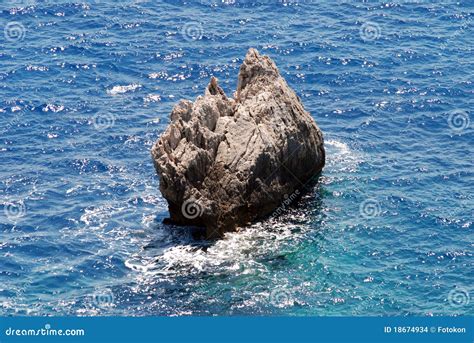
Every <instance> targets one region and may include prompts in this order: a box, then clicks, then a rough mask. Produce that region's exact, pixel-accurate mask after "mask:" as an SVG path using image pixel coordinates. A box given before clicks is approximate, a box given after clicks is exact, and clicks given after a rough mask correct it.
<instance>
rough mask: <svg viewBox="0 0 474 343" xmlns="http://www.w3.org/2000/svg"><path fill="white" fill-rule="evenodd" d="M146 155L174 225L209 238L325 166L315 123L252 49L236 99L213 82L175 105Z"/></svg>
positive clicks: (266, 210)
mask: <svg viewBox="0 0 474 343" xmlns="http://www.w3.org/2000/svg"><path fill="white" fill-rule="evenodd" d="M151 152H152V157H153V161H154V164H155V168H156V170H157V172H158V174H159V176H160V190H161V192H162V194H163V196H164V197H165V198H166V200H167V201H168V205H169V211H170V215H171V218H170V219H171V221H172V222H174V223H176V224H180V225H193V226H204V227H206V235H207V238H210V239H212V238H218V237H222V235H223V234H224V233H225V232H228V231H233V230H236V229H237V228H238V227H241V226H244V225H246V224H248V223H250V222H252V221H254V220H256V219H258V218H261V217H265V216H267V215H269V214H271V213H272V212H273V211H274V210H275V209H277V208H278V206H280V204H281V203H282V201H284V200H285V199H287V198H288V196H289V195H290V194H293V193H294V192H295V191H296V192H298V190H301V189H302V187H303V186H304V185H305V184H307V183H308V182H310V180H312V179H314V177H315V176H318V174H319V173H320V171H321V169H322V168H323V166H324V163H325V152H324V146H323V136H322V133H321V131H320V130H319V128H318V126H317V125H316V123H315V121H314V120H313V118H312V117H311V115H310V114H309V113H308V112H306V111H305V109H304V108H303V105H302V103H301V100H300V99H299V98H298V96H297V95H296V94H295V93H294V91H293V90H291V89H290V88H289V87H288V85H287V83H286V82H285V80H284V79H283V78H282V77H281V76H280V73H279V71H278V68H277V67H276V65H275V63H274V62H273V61H272V60H271V59H270V58H269V57H268V56H261V55H259V53H258V52H257V50H255V49H250V50H249V51H248V52H247V55H246V57H245V60H244V62H243V63H242V66H241V67H240V72H239V76H238V86H237V91H236V92H235V94H234V99H232V98H228V97H227V96H226V95H225V93H224V91H223V90H222V89H221V88H220V87H219V85H218V84H217V79H216V78H214V77H213V78H211V82H210V83H209V85H208V86H207V88H206V90H205V94H204V96H199V97H198V98H197V99H196V101H195V102H194V103H193V102H191V101H188V100H181V101H180V102H179V103H178V104H177V105H175V107H174V108H173V110H172V112H171V123H170V125H169V126H168V128H167V129H166V131H165V132H164V133H163V134H162V136H161V137H160V138H159V139H158V141H157V142H156V143H155V145H154V146H153V148H152V151H151Z"/></svg>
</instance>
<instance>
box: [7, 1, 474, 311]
mask: <svg viewBox="0 0 474 343" xmlns="http://www.w3.org/2000/svg"><path fill="white" fill-rule="evenodd" d="M473 14H474V2H472V1H450V0H448V1H443V2H442V3H441V2H438V1H426V0H425V1H423V0H406V1H403V0H400V1H389V0H387V1H344V2H337V1H309V0H306V1H303V0H301V1H298V0H288V1H286V0H285V1H283V0H255V1H249V0H246V1H244V0H227V1H221V0H219V1H218V0H202V1H199V0H195V1H192V0H189V1H181V0H173V1H171V0H158V1H151V0H150V1H146V0H144V1H133V0H130V1H120V0H119V1H112V0H103V1H102V0H100V1H99V0H90V1H87V0H74V1H63V0H58V1H46V0H45V1H39V0H38V1H34V0H24V1H15V0H8V1H7V0H1V1H0V315H1V316H25V315H26V316H53V315H54V316H440V315H448V316H457V315H474V306H473V304H474V299H473V298H472V297H473V295H474V288H473V287H474V271H473V270H474V225H473V220H474V219H473V217H474V186H473V185H474V165H473V160H474V159H473V156H474V144H473V143H474V135H473V133H474V130H473V122H474V113H473V108H474V85H473V81H474V72H473V70H474V51H473V48H474V33H473ZM249 48H256V49H257V50H258V51H259V52H260V53H261V54H265V55H268V56H269V57H271V58H272V59H273V60H274V61H275V63H276V64H277V66H278V67H279V70H280V72H281V75H282V76H283V77H284V78H285V79H286V81H287V83H288V84H289V85H290V87H291V88H293V89H294V91H295V92H296V93H297V94H298V96H299V97H300V98H301V101H302V103H303V104H304V106H305V108H306V110H307V111H308V112H310V113H311V115H312V117H313V118H314V119H315V121H316V122H317V124H318V126H319V127H320V128H321V130H322V132H323V134H324V140H325V148H326V155H327V160H326V166H325V168H324V169H323V171H322V173H321V176H320V178H319V182H318V183H317V184H315V185H314V188H312V189H311V190H310V191H309V192H308V193H305V194H304V195H303V196H302V197H301V199H298V200H295V201H292V202H291V204H288V206H287V205H286V204H284V205H282V206H283V210H282V211H280V212H282V213H281V215H279V216H276V217H270V218H266V219H262V220H260V221H258V222H256V223H253V224H252V225H249V226H248V227H243V228H241V229H240V230H239V232H234V233H228V234H226V235H225V237H224V238H223V239H220V240H216V241H206V240H203V239H201V238H199V237H196V235H195V234H193V232H194V230H195V229H193V228H189V227H177V226H173V225H168V224H163V220H164V219H166V218H168V216H169V212H168V207H167V202H166V200H165V199H164V198H163V196H162V195H161V193H160V191H159V178H158V176H157V174H156V172H155V170H154V167H153V163H152V159H151V155H150V149H151V147H152V145H153V144H154V142H155V141H156V140H157V139H158V138H159V137H160V135H161V134H162V133H163V132H164V130H165V129H166V127H167V126H168V124H169V123H170V118H169V115H170V112H171V110H172V108H173V106H174V105H175V104H177V103H178V102H179V100H180V99H189V100H194V99H196V97H198V96H200V95H203V94H204V89H205V87H206V86H207V84H208V83H209V80H210V78H211V77H212V76H215V77H217V78H218V79H219V82H220V84H221V86H222V87H223V89H224V90H225V92H226V93H227V95H228V96H232V94H233V92H234V91H235V89H236V86H237V74H238V71H239V67H240V64H241V63H242V61H243V59H244V57H245V54H246V52H247V50H248V49H249Z"/></svg>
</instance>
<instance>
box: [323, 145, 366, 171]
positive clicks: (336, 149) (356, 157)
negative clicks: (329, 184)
mask: <svg viewBox="0 0 474 343" xmlns="http://www.w3.org/2000/svg"><path fill="white" fill-rule="evenodd" d="M324 145H325V147H326V168H330V169H332V170H335V171H338V172H349V173H355V172H356V171H357V169H358V166H359V164H360V163H361V162H362V161H363V156H362V154H361V152H360V151H357V150H353V149H351V148H350V147H349V145H348V144H347V143H344V142H340V141H337V140H332V139H329V140H327V141H325V142H324Z"/></svg>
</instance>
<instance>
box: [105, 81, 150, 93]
mask: <svg viewBox="0 0 474 343" xmlns="http://www.w3.org/2000/svg"><path fill="white" fill-rule="evenodd" d="M141 87H142V85H140V84H137V83H132V84H130V85H126V86H114V87H112V89H107V94H109V95H117V94H124V93H127V92H133V91H135V90H137V89H138V88H141Z"/></svg>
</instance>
